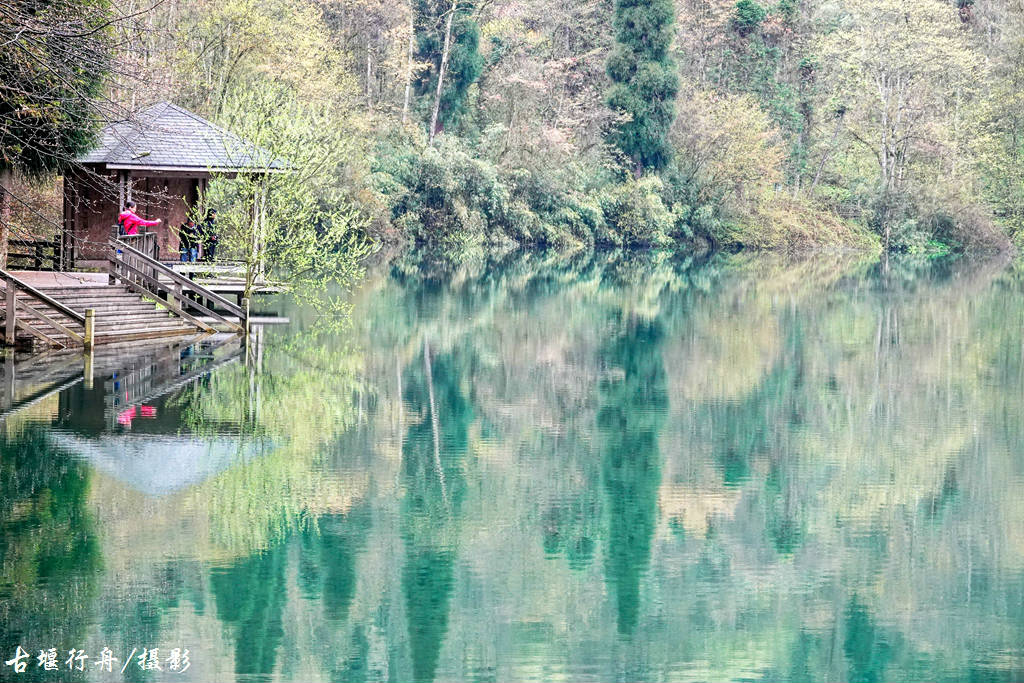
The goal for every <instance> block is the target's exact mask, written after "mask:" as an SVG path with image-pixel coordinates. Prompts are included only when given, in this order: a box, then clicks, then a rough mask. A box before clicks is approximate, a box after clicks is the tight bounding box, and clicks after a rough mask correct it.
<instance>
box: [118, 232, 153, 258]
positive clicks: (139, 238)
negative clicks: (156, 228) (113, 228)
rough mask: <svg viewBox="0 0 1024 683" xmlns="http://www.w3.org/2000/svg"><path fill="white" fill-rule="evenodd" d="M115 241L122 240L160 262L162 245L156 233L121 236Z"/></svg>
mask: <svg viewBox="0 0 1024 683" xmlns="http://www.w3.org/2000/svg"><path fill="white" fill-rule="evenodd" d="M114 239H117V240H120V241H122V242H124V243H125V244H127V245H128V246H130V247H132V248H133V249H135V250H137V251H141V252H142V253H143V254H145V255H146V256H148V257H150V258H151V259H153V260H154V261H159V260H160V245H159V244H158V243H157V238H156V233H155V232H143V233H139V234H137V235H121V236H120V237H115V238H114Z"/></svg>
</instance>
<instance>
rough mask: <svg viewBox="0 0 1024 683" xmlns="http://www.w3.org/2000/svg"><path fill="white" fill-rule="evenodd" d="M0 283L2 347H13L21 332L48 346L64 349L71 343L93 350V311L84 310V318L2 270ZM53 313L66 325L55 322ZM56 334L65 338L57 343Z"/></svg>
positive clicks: (94, 319) (94, 320)
mask: <svg viewBox="0 0 1024 683" xmlns="http://www.w3.org/2000/svg"><path fill="white" fill-rule="evenodd" d="M0 279H2V280H3V281H4V289H5V290H6V296H5V302H6V303H5V306H4V316H5V320H4V343H5V344H7V345H8V346H13V345H14V342H15V337H16V335H17V330H18V329H19V328H20V329H22V330H24V331H26V332H28V333H29V334H31V335H32V336H34V337H36V338H38V339H40V340H42V341H43V342H45V343H47V344H49V345H50V346H62V347H65V346H67V343H71V344H77V345H79V346H84V347H85V348H86V349H91V348H92V345H93V340H94V336H95V329H96V315H95V312H94V310H93V309H91V308H89V309H86V311H85V314H84V315H83V314H81V313H79V312H78V311H75V310H73V309H70V308H68V307H67V306H65V305H64V304H62V303H61V302H59V301H57V300H56V299H53V298H51V297H50V296H49V295H47V294H44V293H43V292H41V291H39V290H38V289H36V288H35V287H32V286H31V285H29V284H26V283H25V282H22V281H21V280H19V279H18V278H16V277H14V276H13V275H11V274H10V273H8V272H6V271H3V270H0ZM44 309H46V310H47V312H46V313H44V312H43V310H44ZM54 313H58V314H60V315H63V316H64V317H65V318H67V319H68V320H67V322H62V321H60V320H57V319H56V318H55V317H54V316H53V314H54ZM58 334H62V335H64V339H59V338H58V337H57V335H58Z"/></svg>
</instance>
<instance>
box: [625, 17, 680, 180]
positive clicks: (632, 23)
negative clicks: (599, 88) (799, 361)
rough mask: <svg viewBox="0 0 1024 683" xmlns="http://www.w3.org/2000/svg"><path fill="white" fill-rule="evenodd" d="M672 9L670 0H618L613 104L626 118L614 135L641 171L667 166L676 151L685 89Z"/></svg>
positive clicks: (637, 170) (636, 170)
mask: <svg viewBox="0 0 1024 683" xmlns="http://www.w3.org/2000/svg"><path fill="white" fill-rule="evenodd" d="M672 11H673V10H672V3H671V1H670V0H616V2H615V21H614V27H615V32H616V35H615V41H616V42H615V47H614V48H613V49H612V53H611V55H610V56H609V57H608V75H609V76H610V77H611V79H612V87H611V89H610V90H609V91H608V105H609V106H610V107H611V108H612V110H614V111H616V112H618V113H619V114H620V115H622V116H623V117H624V118H625V120H624V121H622V122H621V123H619V124H617V125H616V127H615V133H614V134H613V136H612V140H613V141H614V142H615V144H617V145H618V146H619V148H620V149H621V150H622V151H623V153H625V155H626V156H627V157H629V159H630V160H632V162H633V165H634V169H635V172H636V175H638V176H639V175H641V174H642V173H643V170H644V169H645V168H652V169H655V170H657V169H661V168H664V167H665V165H666V164H667V163H668V160H669V158H670V157H671V155H672V153H671V147H670V145H669V140H668V131H669V127H670V126H671V125H672V119H673V116H674V107H673V105H674V102H675V97H676V93H677V92H678V90H679V76H678V75H677V73H676V69H675V64H674V63H673V62H672V58H671V57H670V56H669V48H670V47H671V46H672V40H673V38H674V37H675V36H674V34H673V28H674V22H673V16H672Z"/></svg>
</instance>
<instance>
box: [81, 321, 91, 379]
mask: <svg viewBox="0 0 1024 683" xmlns="http://www.w3.org/2000/svg"><path fill="white" fill-rule="evenodd" d="M89 310H90V311H91V310H92V309H91V308H90V309H89ZM92 376H93V372H92V349H91V348H87V349H86V350H85V367H84V368H83V369H82V379H83V380H84V382H85V388H86V389H89V390H92V386H93V383H92Z"/></svg>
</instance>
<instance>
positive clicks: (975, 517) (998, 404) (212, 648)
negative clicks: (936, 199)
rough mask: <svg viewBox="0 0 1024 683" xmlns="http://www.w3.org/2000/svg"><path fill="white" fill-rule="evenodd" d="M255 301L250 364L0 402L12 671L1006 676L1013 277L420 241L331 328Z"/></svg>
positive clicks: (1007, 269)
mask: <svg viewBox="0 0 1024 683" xmlns="http://www.w3.org/2000/svg"><path fill="white" fill-rule="evenodd" d="M265 306H266V307H267V308H270V309H274V308H276V309H277V310H279V311H284V312H286V313H288V314H289V315H291V316H292V321H293V322H292V324H291V325H289V326H287V327H285V326H281V327H277V328H272V329H271V328H268V329H267V330H266V332H265V335H264V338H263V342H262V345H261V346H260V348H258V349H254V350H253V352H252V354H251V355H252V357H251V359H250V362H248V363H247V362H246V359H245V357H244V354H243V355H241V356H240V355H239V349H238V348H237V345H232V344H228V345H224V346H220V347H216V348H215V347H213V346H212V345H210V344H204V345H202V346H199V347H196V348H194V349H190V350H187V351H186V352H178V351H177V350H172V351H171V352H165V353H162V354H158V355H156V356H152V357H149V358H144V359H141V360H138V359H136V360H132V359H130V358H126V357H125V358H114V359H109V358H108V359H106V360H104V361H103V362H102V363H101V362H99V361H98V362H97V370H96V373H95V377H94V381H93V383H92V386H91V387H88V386H87V385H86V383H85V382H84V381H79V382H77V383H74V378H73V377H72V380H71V382H72V383H71V385H70V386H68V387H67V388H65V389H63V390H62V391H59V392H57V393H54V394H52V395H49V396H46V395H45V391H42V392H41V393H40V394H39V395H40V396H42V398H41V399H40V400H37V401H35V402H31V401H29V400H28V398H31V397H32V394H31V391H30V388H23V389H19V390H18V391H19V392H21V393H19V396H20V397H21V398H20V399H19V400H20V401H21V403H22V404H24V405H23V407H21V408H20V409H19V410H17V411H15V412H13V413H10V414H8V415H7V416H6V417H5V418H4V421H3V429H2V433H3V445H2V450H0V563H2V577H0V649H2V652H0V654H2V655H3V657H2V660H0V661H6V660H8V659H9V658H12V657H14V656H15V655H16V653H17V648H18V647H19V646H21V647H23V648H24V650H25V651H27V652H28V653H29V655H30V659H28V660H27V668H26V671H25V673H23V674H15V673H14V670H13V667H11V666H3V667H0V680H53V681H56V680H122V679H127V680H194V681H210V680H240V681H262V680H281V681H320V680H323V681H348V680H394V681H410V680H416V681H431V680H437V681H462V680H470V681H535V680H536V681H548V680H571V681H647V680H651V681H665V680H670V681H676V680H714V681H724V680H766V681H784V680H785V681H790V680H798V681H810V680H827V681H920V680H930V681H937V680H957V681H959V680H977V681H982V680H985V681H987V680H1005V681H1012V680H1017V681H1019V680H1022V679H1024V497H1022V493H1024V487H1022V484H1024V425H1022V422H1021V417H1022V409H1024V272H1018V271H1016V270H1015V269H1014V268H1013V266H1011V265H1007V264H1005V263H1001V262H967V261H960V262H952V263H949V262H947V263H939V264H932V265H928V264H923V263H920V262H899V263H891V264H889V266H888V267H887V268H883V267H882V266H881V265H879V264H878V263H874V262H872V261H870V260H866V261H865V260H859V259H858V257H837V256H821V255H819V256H816V257H814V258H813V259H811V260H806V261H786V260H784V259H777V258H755V257H731V258H715V259H710V260H706V261H704V262H695V261H686V260H673V259H671V258H666V257H662V256H652V255H631V256H622V255H610V254H606V255H598V256H586V257H578V258H573V259H569V260H568V261H567V260H564V259H560V258H558V257H556V256H551V255H538V254H534V255H527V256H506V257H503V258H497V257H494V258H480V259H477V260H471V261H470V262H468V263H465V264H462V265H460V266H458V267H445V266H442V265H437V264H433V265H432V264H429V263H424V262H418V261H417V260H416V259H414V258H412V257H408V256H407V257H403V258H401V259H398V260H396V261H394V262H392V263H389V264H387V265H382V266H380V267H379V268H376V269H374V270H372V271H371V272H370V274H369V276H368V278H367V280H366V282H365V285H364V286H363V287H362V288H361V289H360V290H359V291H358V292H356V293H355V294H354V297H353V307H354V308H353V322H352V323H351V324H350V325H348V326H347V327H346V326H344V325H339V324H337V323H332V321H331V320H330V319H326V318H323V317H321V316H319V315H318V313H317V310H318V309H317V307H312V306H309V305H304V306H299V305H297V304H294V303H289V302H287V301H281V302H265ZM69 372H71V374H72V375H73V374H74V372H75V368H74V367H71V369H70V371H69ZM44 388H45V387H44ZM26 397H28V398H26ZM37 398H38V396H37ZM143 406H145V408H143ZM131 408H135V413H134V416H132V413H131ZM126 411H128V412H126ZM50 647H54V648H56V649H57V650H58V657H57V661H58V665H59V667H60V671H56V672H55V671H46V670H45V669H43V668H42V667H40V666H38V665H37V660H36V657H37V654H38V651H39V650H45V649H48V648H50ZM105 647H107V648H109V649H110V652H111V653H112V654H113V656H114V657H116V658H117V661H116V662H114V663H113V669H112V673H107V672H106V671H105V669H104V670H100V668H99V667H97V666H96V663H97V662H100V657H101V651H102V650H103V648H105ZM72 648H75V649H81V650H83V651H84V653H85V654H87V655H88V656H89V657H90V659H88V660H79V661H80V662H81V663H83V664H84V671H82V672H79V671H77V670H75V671H72V672H70V673H69V672H68V671H67V665H66V660H67V651H68V650H69V649H72ZM143 648H146V649H147V650H152V649H153V648H158V649H159V652H158V661H159V662H160V664H161V666H162V668H163V671H155V670H149V671H144V670H142V669H141V668H140V667H139V666H138V662H137V658H138V655H139V654H140V653H142V651H143ZM174 648H178V649H179V652H181V651H183V650H184V649H186V648H187V649H188V651H189V666H188V670H187V671H185V672H184V673H179V672H177V671H173V670H171V664H172V663H171V662H169V661H168V657H170V656H171V654H172V650H173V649H174ZM133 651H134V652H135V657H134V658H133V659H131V660H129V661H128V662H127V664H128V666H127V667H126V668H125V669H124V671H123V673H122V672H121V671H120V669H121V667H122V666H124V665H125V664H126V660H127V659H128V656H129V655H130V654H131V653H132V652H133ZM150 654H151V653H150ZM75 666H77V664H75ZM178 668H179V669H180V668H182V666H181V663H180V662H179V667H178Z"/></svg>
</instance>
